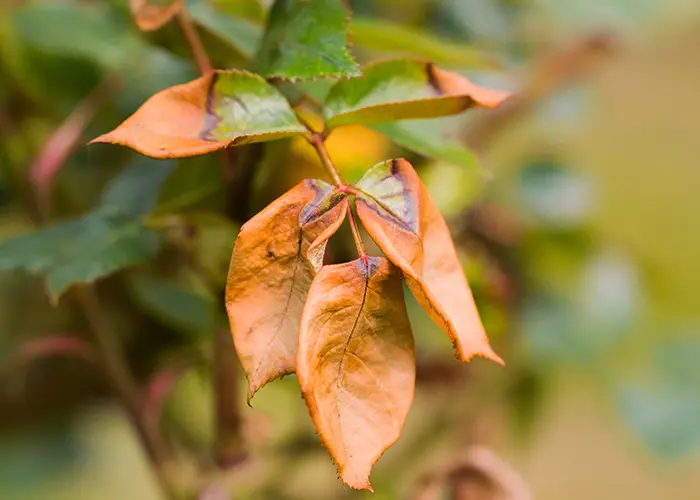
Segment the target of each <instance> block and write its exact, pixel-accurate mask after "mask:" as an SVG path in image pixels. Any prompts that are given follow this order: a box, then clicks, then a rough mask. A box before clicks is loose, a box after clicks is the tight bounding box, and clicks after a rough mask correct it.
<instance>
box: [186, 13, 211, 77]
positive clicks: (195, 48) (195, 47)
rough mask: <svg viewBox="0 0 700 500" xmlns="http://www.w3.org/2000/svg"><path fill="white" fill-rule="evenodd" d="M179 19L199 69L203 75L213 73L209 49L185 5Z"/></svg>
mask: <svg viewBox="0 0 700 500" xmlns="http://www.w3.org/2000/svg"><path fill="white" fill-rule="evenodd" d="M177 21H178V23H180V28H181V29H182V33H183V35H185V40H186V41H187V45H189V46H190V50H192V55H193V56H194V60H195V62H196V63H197V67H198V68H199V71H200V72H201V73H202V74H203V75H206V74H208V73H211V72H212V66H211V61H209V56H208V55H207V51H206V50H205V48H204V44H203V43H202V39H201V38H200V37H199V33H197V29H196V28H195V27H194V25H193V24H192V21H191V20H190V16H189V15H187V10H185V8H184V7H183V8H182V9H180V12H178V14H177Z"/></svg>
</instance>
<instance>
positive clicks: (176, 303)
mask: <svg viewBox="0 0 700 500" xmlns="http://www.w3.org/2000/svg"><path fill="white" fill-rule="evenodd" d="M129 285H130V289H131V292H132V293H133V296H134V299H135V300H136V302H137V303H138V304H139V305H140V306H141V307H142V308H143V310H144V311H145V312H147V313H148V314H150V315H151V316H153V318H155V319H156V320H157V321H160V322H162V323H163V324H165V325H166V326H169V327H170V328H173V329H175V330H178V331H180V332H183V333H188V334H190V333H197V334H204V333H210V332H211V331H212V330H213V329H214V325H215V323H216V303H215V302H214V300H212V298H211V297H207V296H204V295H202V294H201V293H197V292H195V291H194V290H192V289H190V288H188V287H186V286H185V285H184V284H182V283H178V282H176V281H172V280H163V279H158V278H155V277H152V276H148V275H145V274H137V275H135V276H133V277H132V278H131V279H130V280H129Z"/></svg>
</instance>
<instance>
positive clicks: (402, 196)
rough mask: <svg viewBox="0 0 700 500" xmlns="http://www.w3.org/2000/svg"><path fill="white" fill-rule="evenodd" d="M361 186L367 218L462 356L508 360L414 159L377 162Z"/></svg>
mask: <svg viewBox="0 0 700 500" xmlns="http://www.w3.org/2000/svg"><path fill="white" fill-rule="evenodd" d="M356 187H357V188H358V189H359V190H360V191H361V193H362V194H361V195H360V196H357V198H356V201H355V203H356V207H357V214H358V216H359V218H360V220H361V221H362V224H363V225H364V227H365V229H366V230H367V232H368V233H369V235H370V236H371V237H372V239H373V240H374V241H375V242H376V243H377V245H378V246H379V248H381V250H382V251H383V252H384V253H385V254H386V256H387V257H388V258H389V259H390V260H391V261H392V262H393V263H394V264H395V265H396V266H398V267H399V268H400V269H401V270H402V271H403V273H404V276H405V278H406V284H407V285H408V287H409V288H410V290H411V292H412V293H413V295H414V296H415V297H416V300H417V301H418V303H419V304H420V305H421V306H422V307H423V309H424V310H425V311H426V312H427V313H428V314H429V315H430V317H431V318H432V319H433V320H434V321H435V322H436V323H437V324H438V325H440V326H441V327H442V329H443V330H444V331H445V332H446V333H447V334H448V335H449V337H450V339H451V340H452V343H453V344H454V347H455V350H456V353H457V357H458V358H459V359H460V360H462V361H464V362H467V361H469V360H470V359H471V358H473V357H474V356H481V357H484V358H488V359H491V360H493V361H495V362H497V363H499V364H503V360H502V359H501V358H500V357H499V356H498V355H497V354H496V353H495V352H494V351H493V349H492V348H491V346H490V345H489V341H488V339H487V337H486V332H485V331H484V327H483V325H482V324H481V319H480V318H479V312H478V311H477V309H476V304H475V303H474V298H473V297H472V293H471V290H470V289H469V285H468V284H467V280H466V278H465V277H464V271H463V269H462V265H461V263H460V261H459V259H458V258H457V253H456V251H455V248H454V244H453V243H452V238H451V236H450V232H449V229H448V228H447V224H446V223H445V220H444V219H443V218H442V214H440V211H439V210H438V209H437V207H436V206H435V204H434V203H433V201H432V199H431V198H430V195H429V194H428V191H427V189H426V188H425V186H424V185H423V183H422V182H421V180H420V179H419V178H418V175H417V174H416V172H415V170H413V167H412V166H411V164H410V163H408V162H407V161H406V160H404V159H397V160H389V161H386V162H383V163H380V164H378V165H375V166H374V167H373V168H371V169H370V170H369V171H367V173H366V174H365V176H364V177H363V178H362V179H361V180H360V181H359V182H358V183H357V185H356Z"/></svg>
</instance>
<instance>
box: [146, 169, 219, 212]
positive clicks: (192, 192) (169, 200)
mask: <svg viewBox="0 0 700 500" xmlns="http://www.w3.org/2000/svg"><path fill="white" fill-rule="evenodd" d="M219 161H221V160H220V159H219V158H216V157H215V155H214V156H211V155H210V156H199V157H197V158H188V159H185V160H180V161H179V162H178V166H177V168H176V169H175V171H174V172H173V173H172V175H171V176H169V177H168V178H167V179H166V180H165V182H164V183H163V187H162V188H161V190H160V192H159V195H158V203H157V204H156V207H155V209H154V210H153V211H154V213H156V214H174V213H182V212H190V211H193V210H216V209H218V208H220V207H221V206H222V203H223V201H224V196H225V193H224V187H223V184H222V182H221V169H220V168H218V167H219V165H218V164H217V162H219Z"/></svg>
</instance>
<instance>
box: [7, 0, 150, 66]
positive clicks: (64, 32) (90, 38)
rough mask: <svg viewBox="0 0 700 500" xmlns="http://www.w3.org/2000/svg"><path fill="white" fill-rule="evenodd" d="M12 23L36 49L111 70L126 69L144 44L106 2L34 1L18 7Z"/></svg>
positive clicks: (21, 35)
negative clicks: (92, 63)
mask: <svg viewBox="0 0 700 500" xmlns="http://www.w3.org/2000/svg"><path fill="white" fill-rule="evenodd" d="M12 22H13V24H14V26H15V28H16V30H17V33H18V34H19V36H20V37H21V38H22V39H23V40H25V41H26V42H27V43H28V44H30V45H32V46H34V47H36V48H39V49H41V50H44V51H46V52H49V53H53V54H60V55H65V56H71V57H79V58H83V59H88V60H90V61H92V62H94V63H97V64H99V65H100V66H103V67H106V68H109V69H121V68H124V67H125V66H127V65H128V64H129V63H130V61H132V60H134V59H137V58H138V56H139V52H140V50H141V49H142V48H143V46H144V44H143V42H141V40H140V39H139V38H138V37H137V36H136V34H135V32H134V31H133V30H132V29H130V26H129V24H128V23H127V22H126V20H125V19H122V18H120V17H119V16H117V15H114V13H113V12H112V11H111V10H110V9H109V8H108V7H107V6H105V5H90V6H89V7H88V6H86V5H81V4H77V3H72V2H71V3H48V2H47V3H31V4H28V5H26V6H24V7H22V8H19V9H16V10H15V11H14V12H13V14H12Z"/></svg>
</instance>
